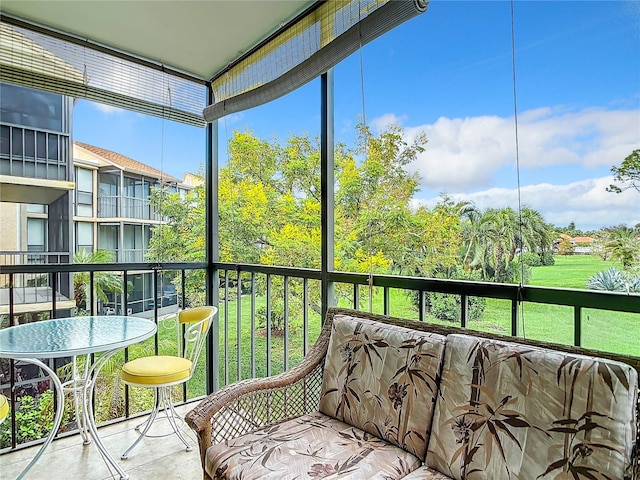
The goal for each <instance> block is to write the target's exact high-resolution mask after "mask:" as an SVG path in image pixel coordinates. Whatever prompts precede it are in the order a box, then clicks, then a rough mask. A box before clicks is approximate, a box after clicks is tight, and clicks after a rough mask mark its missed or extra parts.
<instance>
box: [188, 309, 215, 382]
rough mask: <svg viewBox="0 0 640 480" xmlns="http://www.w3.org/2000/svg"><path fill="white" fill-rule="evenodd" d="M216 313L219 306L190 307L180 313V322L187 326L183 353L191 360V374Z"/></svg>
mask: <svg viewBox="0 0 640 480" xmlns="http://www.w3.org/2000/svg"><path fill="white" fill-rule="evenodd" d="M216 313H218V308H217V307H211V306H206V307H195V308H189V309H186V310H182V311H181V312H180V313H178V324H179V325H180V326H182V325H184V326H185V331H184V340H183V343H182V352H181V355H182V357H184V358H186V359H188V360H190V361H191V375H193V371H194V370H195V368H196V364H197V363H198V358H199V357H200V351H201V350H202V347H203V346H204V344H205V342H206V341H207V333H208V332H209V329H210V328H211V324H212V323H213V317H215V315H216Z"/></svg>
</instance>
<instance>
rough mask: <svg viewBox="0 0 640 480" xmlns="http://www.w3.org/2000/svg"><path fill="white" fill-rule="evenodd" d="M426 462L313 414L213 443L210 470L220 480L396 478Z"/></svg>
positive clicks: (208, 455)
mask: <svg viewBox="0 0 640 480" xmlns="http://www.w3.org/2000/svg"><path fill="white" fill-rule="evenodd" d="M421 464H422V462H421V461H420V459H418V458H417V457H415V456H414V455H411V454H410V453H408V452H406V451H405V450H402V449H401V448H398V447H396V446H394V445H391V444H390V443H388V442H385V441H384V440H381V439H379V438H377V437H375V436H372V435H370V434H368V433H366V432H363V431H362V430H360V429H357V428H355V427H353V426H351V425H347V424H346V423H344V422H341V421H339V420H336V419H334V418H330V417H327V416H325V415H323V414H321V413H313V414H309V415H304V416H301V417H298V418H295V419H293V420H288V421H286V422H284V423H281V424H278V425H275V426H270V427H266V428H263V429H260V430H256V431H255V432H252V433H249V434H246V435H243V436H241V437H238V438H236V439H233V440H229V441H226V442H224V443H221V444H216V445H213V446H211V447H210V448H209V449H208V450H207V453H206V459H205V470H206V472H207V473H208V474H209V475H210V476H211V477H212V478H213V479H214V480H223V479H224V480H240V479H242V480H252V479H265V480H270V479H273V480H275V479H278V480H281V479H282V480H286V479H314V478H330V479H332V478H336V479H337V478H340V479H365V478H366V479H379V480H383V479H385V480H393V479H399V478H403V477H404V476H405V475H406V474H408V473H409V472H411V471H412V470H415V469H416V468H418V467H419V466H420V465H421Z"/></svg>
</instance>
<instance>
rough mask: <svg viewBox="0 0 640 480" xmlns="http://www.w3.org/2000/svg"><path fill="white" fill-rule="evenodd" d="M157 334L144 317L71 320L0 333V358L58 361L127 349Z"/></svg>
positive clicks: (34, 324)
mask: <svg viewBox="0 0 640 480" xmlns="http://www.w3.org/2000/svg"><path fill="white" fill-rule="evenodd" d="M155 332H156V325H155V324H154V323H153V322H152V321H151V320H147V319H145V318H137V317H124V316H114V315H107V316H93V317H69V318H59V319H53V320H44V321H41V322H33V323H26V324H23V325H17V326H15V327H9V328H5V329H3V330H0V357H8V358H14V359H19V358H59V357H71V356H75V355H85V354H88V353H96V352H103V351H107V350H114V349H118V348H124V347H126V346H128V345H131V344H134V343H138V342H141V341H143V340H145V339H147V338H149V337H151V336H152V335H153V334H154V333H155Z"/></svg>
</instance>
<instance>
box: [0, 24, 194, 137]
mask: <svg viewBox="0 0 640 480" xmlns="http://www.w3.org/2000/svg"><path fill="white" fill-rule="evenodd" d="M0 81H2V82H7V83H12V84H16V85H23V86H26V87H31V88H37V89H39V90H45V91H49V92H54V93H58V94H62V95H68V96H70V97H74V98H84V99H87V100H92V101H96V102H100V103H104V104H107V105H111V106H114V107H119V108H124V109H128V110H133V111H136V112H140V113H144V114H148V115H155V116H158V117H162V118H167V119H170V120H174V121H177V122H182V123H186V124H189V125H197V126H203V125H204V124H205V122H204V119H203V117H202V109H203V108H204V107H205V98H206V95H205V85H203V84H201V83H196V82H195V81H193V80H189V79H187V78H183V77H180V76H177V75H173V74H171V73H168V72H163V71H162V69H161V67H156V68H151V67H149V66H147V65H144V64H142V63H136V62H134V61H132V60H127V59H126V58H124V56H116V55H112V54H109V53H108V52H106V51H102V50H100V49H95V48H91V47H90V46H83V45H81V44H78V43H74V42H71V41H68V40H65V39H64V38H59V37H58V36H52V35H48V34H47V33H43V32H41V31H35V30H31V29H29V28H26V27H22V26H17V25H12V24H9V23H8V22H5V21H2V22H0Z"/></svg>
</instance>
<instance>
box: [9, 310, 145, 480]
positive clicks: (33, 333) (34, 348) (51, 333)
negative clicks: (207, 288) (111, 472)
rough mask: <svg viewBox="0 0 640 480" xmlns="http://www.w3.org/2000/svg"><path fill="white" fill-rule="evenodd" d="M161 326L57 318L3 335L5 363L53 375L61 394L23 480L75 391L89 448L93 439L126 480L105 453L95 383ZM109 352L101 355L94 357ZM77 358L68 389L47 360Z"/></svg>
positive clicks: (118, 318) (94, 318)
mask: <svg viewBox="0 0 640 480" xmlns="http://www.w3.org/2000/svg"><path fill="white" fill-rule="evenodd" d="M156 330H157V326H156V324H155V323H154V322H153V321H151V320H147V319H145V318H138V317H124V316H116V315H106V316H88V317H69V318H57V319H53V320H43V321H40V322H33V323H25V324H23V325H16V326H13V327H8V328H5V329H3V330H0V358H12V359H16V360H22V361H25V362H28V363H32V364H35V365H37V366H39V367H40V368H41V369H42V370H43V371H44V372H46V373H47V374H48V375H49V378H51V381H52V382H53V385H54V389H55V391H56V393H57V397H56V398H57V405H59V406H61V407H60V408H56V414H55V418H54V423H53V428H52V429H51V431H50V433H49V436H48V437H47V438H46V440H45V442H44V444H43V445H42V447H41V448H40V450H39V451H38V453H36V455H35V456H34V457H33V459H32V460H31V462H30V463H29V465H27V466H26V468H25V469H24V470H23V471H22V473H21V474H20V475H19V476H18V480H20V479H22V478H24V476H25V475H26V474H27V472H29V470H31V468H32V467H33V466H34V465H35V463H36V462H37V461H38V459H39V458H40V457H41V456H42V454H43V453H44V451H45V449H46V448H47V447H48V446H49V444H50V443H51V441H52V440H53V437H54V436H55V434H56V432H57V431H58V429H59V427H60V423H61V421H62V412H63V410H64V404H65V402H64V392H65V391H67V392H72V393H73V395H74V406H75V412H76V420H77V421H78V426H79V431H80V434H81V436H82V438H83V441H84V444H89V443H90V442H91V439H93V440H94V441H95V445H96V447H97V448H98V450H99V451H100V453H101V454H102V456H103V457H104V459H105V460H106V461H107V462H108V463H109V464H111V466H112V467H113V468H114V469H115V470H116V471H117V472H118V473H119V474H120V479H121V480H126V479H127V478H128V475H127V474H126V473H125V471H124V470H123V469H122V467H121V466H120V465H118V462H116V460H115V459H114V458H113V456H112V455H111V454H110V453H109V451H108V450H107V449H106V447H105V446H104V444H103V443H102V440H101V439H100V436H99V435H98V429H97V425H96V421H95V416H94V412H93V410H94V406H93V396H94V393H93V392H94V388H95V385H96V378H97V377H98V374H99V373H100V370H101V369H102V367H103V366H104V365H105V363H106V362H107V361H108V360H109V359H110V358H111V357H112V356H113V355H115V354H116V353H117V352H118V351H120V350H121V349H123V348H125V347H127V346H129V345H133V344H134V343H138V342H142V341H143V340H146V339H147V338H149V337H151V336H153V334H154V333H156ZM99 352H104V353H102V354H101V355H99V356H97V355H96V356H95V358H94V356H93V355H91V354H92V353H99ZM82 355H86V361H85V368H84V372H78V371H77V370H76V357H78V356H82ZM59 357H72V358H73V360H72V364H73V378H72V379H71V380H69V381H67V382H65V383H64V384H63V383H62V381H61V379H60V378H59V377H58V375H57V372H55V371H54V370H53V369H51V368H50V367H49V366H48V365H46V364H45V363H44V362H42V360H40V359H43V358H59Z"/></svg>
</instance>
